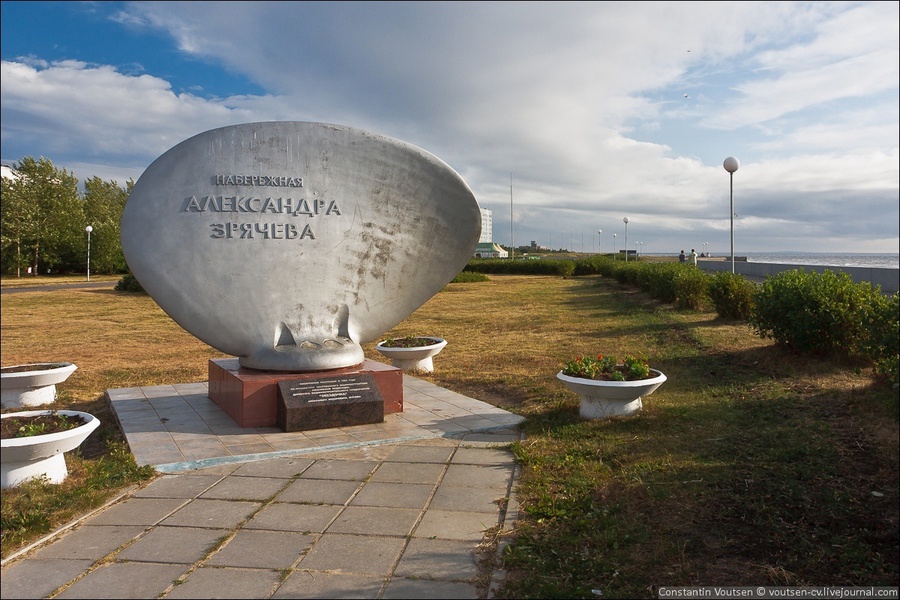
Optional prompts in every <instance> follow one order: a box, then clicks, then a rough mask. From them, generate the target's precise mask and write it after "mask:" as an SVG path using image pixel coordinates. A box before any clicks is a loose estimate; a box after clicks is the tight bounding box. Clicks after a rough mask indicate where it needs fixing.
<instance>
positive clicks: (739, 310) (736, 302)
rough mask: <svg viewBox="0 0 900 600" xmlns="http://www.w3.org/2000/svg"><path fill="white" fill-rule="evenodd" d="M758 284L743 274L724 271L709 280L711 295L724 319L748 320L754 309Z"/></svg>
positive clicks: (717, 310)
mask: <svg viewBox="0 0 900 600" xmlns="http://www.w3.org/2000/svg"><path fill="white" fill-rule="evenodd" d="M754 291H756V286H755V285H754V284H753V282H752V281H750V280H748V279H747V278H746V277H744V276H743V275H736V274H734V273H728V272H722V273H716V274H715V275H714V276H713V277H712V278H711V279H710V280H709V290H708V293H709V297H710V300H712V303H713V305H714V306H715V307H716V312H717V313H718V315H719V316H720V317H722V318H723V319H732V320H736V321H746V320H748V319H749V318H750V313H751V311H752V309H753V292H754Z"/></svg>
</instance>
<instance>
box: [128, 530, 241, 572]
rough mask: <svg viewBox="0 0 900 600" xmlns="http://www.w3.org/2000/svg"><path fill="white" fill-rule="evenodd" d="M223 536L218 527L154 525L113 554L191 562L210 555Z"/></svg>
mask: <svg viewBox="0 0 900 600" xmlns="http://www.w3.org/2000/svg"><path fill="white" fill-rule="evenodd" d="M225 535H227V534H225V533H223V532H222V530H221V529H203V528H198V527H154V528H153V529H152V530H151V531H149V532H147V534H146V535H144V536H142V537H141V538H140V539H138V540H136V541H134V542H133V543H132V544H131V545H130V546H128V547H127V548H124V549H123V550H122V551H121V552H119V553H118V554H116V560H130V561H136V562H156V563H179V564H187V565H192V564H194V563H195V562H197V561H198V560H200V559H202V558H204V557H205V556H206V555H207V554H209V552H210V550H212V549H213V548H214V547H215V546H216V545H217V544H218V543H219V541H220V540H221V538H222V537H223V536H225Z"/></svg>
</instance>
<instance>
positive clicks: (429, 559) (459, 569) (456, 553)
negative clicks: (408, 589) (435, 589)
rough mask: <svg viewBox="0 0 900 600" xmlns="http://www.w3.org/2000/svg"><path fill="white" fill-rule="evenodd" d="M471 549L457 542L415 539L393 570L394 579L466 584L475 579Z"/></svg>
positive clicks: (468, 544) (469, 545)
mask: <svg viewBox="0 0 900 600" xmlns="http://www.w3.org/2000/svg"><path fill="white" fill-rule="evenodd" d="M474 549H475V548H474V546H473V545H472V543H471V542H464V541H459V540H426V539H417V538H414V539H412V540H410V542H409V546H407V547H406V550H404V552H403V557H402V558H401V559H400V563H399V564H398V565H397V568H396V569H395V570H394V575H395V576H397V577H415V578H417V579H452V580H469V579H474V578H475V577H477V575H478V565H477V564H476V562H475V554H474Z"/></svg>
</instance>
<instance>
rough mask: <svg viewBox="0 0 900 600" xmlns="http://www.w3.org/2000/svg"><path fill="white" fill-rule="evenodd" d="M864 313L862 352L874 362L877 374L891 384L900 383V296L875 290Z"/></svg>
mask: <svg viewBox="0 0 900 600" xmlns="http://www.w3.org/2000/svg"><path fill="white" fill-rule="evenodd" d="M873 292H874V293H872V294H871V295H870V297H869V299H868V302H866V304H865V305H864V307H863V309H862V316H861V321H862V336H861V337H860V340H859V346H858V348H859V352H860V353H861V354H862V355H863V356H865V357H866V358H867V359H869V360H870V361H871V362H872V365H873V367H874V369H875V373H876V374H877V375H879V376H882V377H884V378H886V379H887V380H888V381H889V382H890V383H897V381H898V374H897V370H898V362H900V358H898V356H900V350H898V346H900V300H898V298H900V296H898V294H897V293H894V294H892V295H890V296H888V295H885V294H882V293H881V290H880V289H877V288H876V289H874V290H873Z"/></svg>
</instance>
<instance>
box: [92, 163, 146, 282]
mask: <svg viewBox="0 0 900 600" xmlns="http://www.w3.org/2000/svg"><path fill="white" fill-rule="evenodd" d="M133 187H134V181H133V180H131V179H129V180H128V181H127V182H126V183H125V187H124V188H122V187H120V186H119V184H118V183H116V182H115V181H103V180H101V179H100V178H99V177H91V178H90V179H87V180H85V182H84V217H85V221H84V222H85V225H90V226H91V227H93V231H92V232H91V271H92V272H96V273H121V272H124V271H125V270H127V266H126V264H125V256H124V255H123V254H122V244H121V242H120V241H119V226H120V223H121V222H122V213H123V211H124V210H125V202H126V200H128V194H130V193H131V190H132V188H133Z"/></svg>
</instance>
